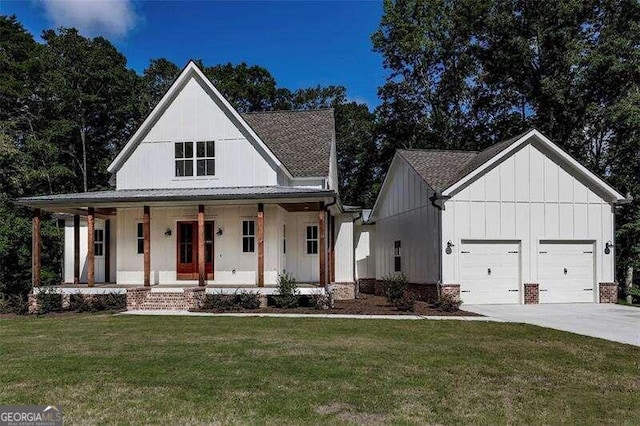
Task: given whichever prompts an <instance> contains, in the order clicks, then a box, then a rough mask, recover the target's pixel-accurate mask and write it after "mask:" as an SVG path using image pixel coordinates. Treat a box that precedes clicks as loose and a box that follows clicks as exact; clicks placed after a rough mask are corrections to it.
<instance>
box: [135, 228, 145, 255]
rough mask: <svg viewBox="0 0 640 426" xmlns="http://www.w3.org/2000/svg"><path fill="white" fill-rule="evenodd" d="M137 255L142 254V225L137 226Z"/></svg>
mask: <svg viewBox="0 0 640 426" xmlns="http://www.w3.org/2000/svg"><path fill="white" fill-rule="evenodd" d="M137 241H138V254H143V253H144V228H143V227H142V223H139V224H138V238H137Z"/></svg>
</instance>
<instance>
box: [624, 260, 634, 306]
mask: <svg viewBox="0 0 640 426" xmlns="http://www.w3.org/2000/svg"><path fill="white" fill-rule="evenodd" d="M626 275H627V276H626V277H625V287H626V290H627V302H629V303H632V302H633V297H632V296H631V295H630V294H629V291H630V290H631V286H632V285H633V265H629V266H627V274H626Z"/></svg>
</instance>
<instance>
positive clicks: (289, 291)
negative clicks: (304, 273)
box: [273, 272, 300, 309]
mask: <svg viewBox="0 0 640 426" xmlns="http://www.w3.org/2000/svg"><path fill="white" fill-rule="evenodd" d="M299 296H300V292H299V291H298V284H297V283H296V280H295V278H293V276H291V274H289V273H288V272H284V273H282V274H279V275H278V294H277V295H275V296H273V301H274V303H275V305H276V306H277V307H278V308H285V309H291V308H297V307H298V306H300V300H298V297H299Z"/></svg>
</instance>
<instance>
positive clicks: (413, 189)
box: [375, 156, 440, 283]
mask: <svg viewBox="0 0 640 426" xmlns="http://www.w3.org/2000/svg"><path fill="white" fill-rule="evenodd" d="M384 186H385V188H384V189H383V194H382V195H381V198H380V199H379V205H378V206H376V212H375V222H376V238H375V244H376V250H375V268H376V278H377V279H382V278H384V277H385V276H387V275H390V274H393V273H394V256H393V250H394V241H397V240H399V241H400V242H401V245H402V248H401V251H402V272H403V273H404V274H405V275H406V276H407V278H408V280H409V281H410V282H412V283H435V282H437V281H438V277H439V261H440V259H439V243H438V209H437V208H436V207H435V206H433V205H432V204H431V201H430V200H429V198H430V197H431V196H432V195H433V190H431V189H430V188H429V186H428V185H427V184H426V183H425V182H424V180H423V179H422V178H421V177H420V176H418V174H417V173H416V172H415V171H414V170H413V168H412V167H411V166H410V165H409V164H407V163H406V162H405V161H404V160H403V159H402V158H401V157H399V156H396V157H395V159H394V161H393V163H392V165H391V167H390V168H389V175H388V178H387V182H386V183H385V185H384Z"/></svg>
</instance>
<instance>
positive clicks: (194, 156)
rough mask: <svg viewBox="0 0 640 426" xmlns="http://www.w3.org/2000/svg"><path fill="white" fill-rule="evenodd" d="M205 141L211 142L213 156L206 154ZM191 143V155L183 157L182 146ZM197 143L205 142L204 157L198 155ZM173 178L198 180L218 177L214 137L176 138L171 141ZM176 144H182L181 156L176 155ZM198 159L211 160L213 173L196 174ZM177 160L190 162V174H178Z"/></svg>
mask: <svg viewBox="0 0 640 426" xmlns="http://www.w3.org/2000/svg"><path fill="white" fill-rule="evenodd" d="M207 142H211V143H212V144H213V156H207V155H206V154H207V147H206V143H207ZM188 143H190V144H192V151H191V157H184V146H186V144H188ZM199 143H204V144H205V148H204V149H205V156H204V157H198V144H199ZM172 144H173V178H172V179H173V180H200V179H218V177H219V169H218V164H217V161H216V160H217V156H216V153H217V148H218V147H217V146H216V145H217V143H216V140H215V139H207V140H182V141H180V140H178V141H173V142H172ZM178 144H182V145H183V148H182V152H183V156H182V157H179V158H178V157H176V146H177V145H178ZM198 160H205V162H206V160H213V171H214V172H213V174H212V175H198ZM178 161H182V162H190V163H191V174H190V175H186V174H185V175H184V176H179V175H178V173H177V172H178V165H177V162H178ZM205 168H206V164H205Z"/></svg>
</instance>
